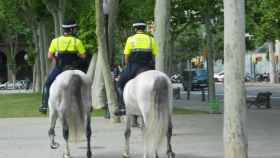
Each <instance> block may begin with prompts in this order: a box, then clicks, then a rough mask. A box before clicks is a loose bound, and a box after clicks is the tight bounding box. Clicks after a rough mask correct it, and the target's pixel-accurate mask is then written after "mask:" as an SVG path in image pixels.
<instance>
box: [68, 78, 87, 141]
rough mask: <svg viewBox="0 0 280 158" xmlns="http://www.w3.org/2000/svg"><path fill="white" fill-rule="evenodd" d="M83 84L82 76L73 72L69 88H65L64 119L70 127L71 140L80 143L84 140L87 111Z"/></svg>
mask: <svg viewBox="0 0 280 158" xmlns="http://www.w3.org/2000/svg"><path fill="white" fill-rule="evenodd" d="M82 84H83V80H82V78H81V76H79V75H77V74H73V75H72V76H71V78H70V81H69V84H68V86H67V88H65V91H64V94H65V95H66V96H65V97H64V98H65V99H67V100H66V102H67V104H65V106H66V107H65V109H64V110H65V111H64V119H65V120H66V123H67V125H68V129H69V141H70V142H74V143H78V142H80V141H82V140H83V138H84V137H83V136H84V135H85V134H84V133H85V119H86V117H85V113H86V111H85V110H86V109H85V107H84V105H83V102H82V89H81V87H82Z"/></svg>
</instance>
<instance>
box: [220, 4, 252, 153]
mask: <svg viewBox="0 0 280 158" xmlns="http://www.w3.org/2000/svg"><path fill="white" fill-rule="evenodd" d="M244 4H245V2H244V0H224V21H225V28H224V29H225V30H224V40H225V42H224V59H225V65H224V66H225V80H224V85H225V90H224V91H225V98H224V99H225V100H224V105H225V108H224V150H225V151H224V154H225V155H224V157H225V158H248V138H247V106H246V103H245V96H246V94H245V86H244V65H245V51H246V50H245V9H244Z"/></svg>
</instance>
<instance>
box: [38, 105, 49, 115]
mask: <svg viewBox="0 0 280 158" xmlns="http://www.w3.org/2000/svg"><path fill="white" fill-rule="evenodd" d="M38 111H39V112H40V113H43V114H46V113H47V111H48V107H45V106H43V105H42V106H40V107H39V110H38Z"/></svg>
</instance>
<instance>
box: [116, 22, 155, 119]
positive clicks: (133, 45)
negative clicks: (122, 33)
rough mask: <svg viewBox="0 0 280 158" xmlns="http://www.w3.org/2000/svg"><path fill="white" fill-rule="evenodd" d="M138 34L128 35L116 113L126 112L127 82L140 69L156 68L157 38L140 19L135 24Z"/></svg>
mask: <svg viewBox="0 0 280 158" xmlns="http://www.w3.org/2000/svg"><path fill="white" fill-rule="evenodd" d="M133 27H134V28H135V31H136V34H134V35H132V36H130V37H128V39H127V41H126V45H125V49H124V62H125V65H126V67H125V68H124V70H123V72H122V73H121V75H120V79H119V81H118V84H117V91H118V94H119V97H120V103H119V107H118V108H117V109H116V111H115V115H117V116H120V115H124V114H125V106H124V103H123V89H124V86H125V84H126V83H127V82H128V81H129V80H130V79H132V78H134V77H135V76H136V75H137V74H138V73H140V71H145V70H151V69H154V57H155V56H156V54H157V50H156V43H155V39H154V38H153V37H152V36H151V35H149V34H148V33H146V32H145V30H146V23H145V22H144V21H143V20H138V21H137V22H136V23H134V24H133Z"/></svg>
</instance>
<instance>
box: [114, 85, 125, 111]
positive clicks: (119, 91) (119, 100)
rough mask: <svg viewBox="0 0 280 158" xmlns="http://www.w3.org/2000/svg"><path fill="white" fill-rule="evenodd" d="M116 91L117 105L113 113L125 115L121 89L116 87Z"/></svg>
mask: <svg viewBox="0 0 280 158" xmlns="http://www.w3.org/2000/svg"><path fill="white" fill-rule="evenodd" d="M117 93H118V103H119V106H118V108H117V109H116V111H115V115H117V116H121V115H125V105H124V101H123V89H121V88H120V87H118V88H117Z"/></svg>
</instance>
